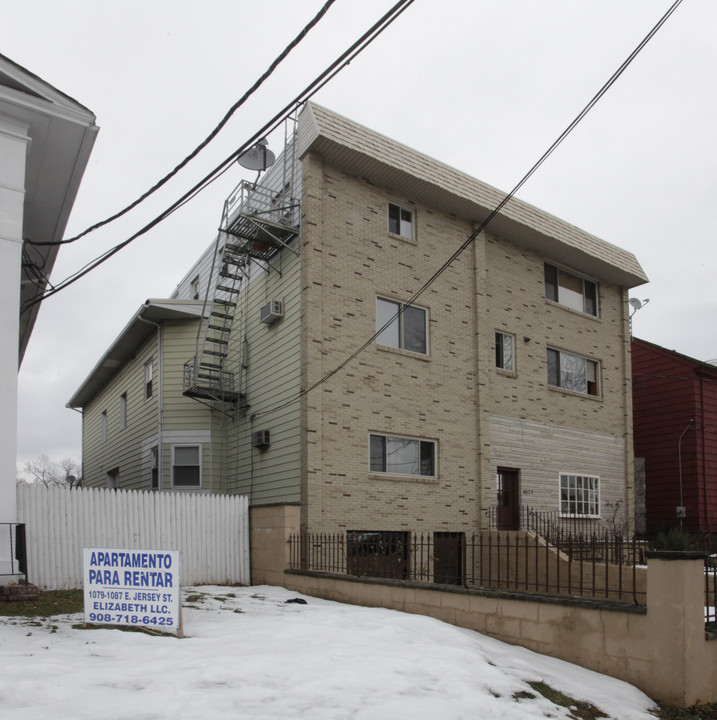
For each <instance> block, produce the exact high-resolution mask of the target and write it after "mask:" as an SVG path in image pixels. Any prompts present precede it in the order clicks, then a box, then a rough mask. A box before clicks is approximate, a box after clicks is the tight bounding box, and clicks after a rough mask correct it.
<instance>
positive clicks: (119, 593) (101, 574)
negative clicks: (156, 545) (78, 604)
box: [83, 548, 183, 637]
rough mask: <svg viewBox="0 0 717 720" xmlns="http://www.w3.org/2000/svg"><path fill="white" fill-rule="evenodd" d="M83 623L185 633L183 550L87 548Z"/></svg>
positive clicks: (84, 556)
mask: <svg viewBox="0 0 717 720" xmlns="http://www.w3.org/2000/svg"><path fill="white" fill-rule="evenodd" d="M83 568H84V594H85V623H87V624H91V625H132V626H136V627H144V628H147V629H152V630H164V631H167V630H174V631H176V633H177V635H178V637H182V636H183V635H182V612H181V607H182V604H181V596H180V587H181V586H180V573H179V570H180V562H179V550H129V549H115V548H84V549H83Z"/></svg>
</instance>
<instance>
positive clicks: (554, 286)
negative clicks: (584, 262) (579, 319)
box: [545, 263, 598, 317]
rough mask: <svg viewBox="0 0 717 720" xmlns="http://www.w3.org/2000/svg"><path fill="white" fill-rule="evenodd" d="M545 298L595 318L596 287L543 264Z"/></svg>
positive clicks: (589, 281) (582, 279)
mask: <svg viewBox="0 0 717 720" xmlns="http://www.w3.org/2000/svg"><path fill="white" fill-rule="evenodd" d="M545 297H546V298H547V299H548V300H553V301H555V302H557V303H560V304H561V305H565V306H566V307H569V308H572V309H573V310H578V311H580V312H583V313H587V314H588V315H595V316H596V317H597V314H598V308H597V285H596V284H595V283H594V282H592V280H586V279H585V278H582V277H579V276H578V275H572V274H571V273H569V272H566V271H565V270H561V269H560V268H557V267H555V265H549V264H548V263H545Z"/></svg>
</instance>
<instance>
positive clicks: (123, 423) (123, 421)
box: [119, 392, 127, 430]
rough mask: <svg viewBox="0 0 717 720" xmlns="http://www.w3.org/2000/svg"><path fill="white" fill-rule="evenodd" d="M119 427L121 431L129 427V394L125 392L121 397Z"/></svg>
mask: <svg viewBox="0 0 717 720" xmlns="http://www.w3.org/2000/svg"><path fill="white" fill-rule="evenodd" d="M119 426H120V430H124V429H125V428H126V427H127V393H126V392H124V393H122V394H121V395H120V406H119Z"/></svg>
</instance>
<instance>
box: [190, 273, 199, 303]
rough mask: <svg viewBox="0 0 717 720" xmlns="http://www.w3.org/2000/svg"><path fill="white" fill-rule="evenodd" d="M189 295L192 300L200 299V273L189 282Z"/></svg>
mask: <svg viewBox="0 0 717 720" xmlns="http://www.w3.org/2000/svg"><path fill="white" fill-rule="evenodd" d="M189 296H190V297H191V298H192V300H199V275H197V277H195V278H194V280H192V282H190V283H189Z"/></svg>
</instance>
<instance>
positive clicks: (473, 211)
mask: <svg viewBox="0 0 717 720" xmlns="http://www.w3.org/2000/svg"><path fill="white" fill-rule="evenodd" d="M309 152H311V153H315V154H316V155H318V156H320V157H321V158H322V159H323V160H324V162H326V163H328V164H330V165H333V166H335V167H338V168H341V170H343V171H345V172H347V173H349V174H351V175H355V176H357V177H364V178H367V179H368V180H369V181H371V182H372V183H375V184H377V185H382V186H384V187H390V188H392V189H394V190H396V191H398V192H401V193H403V194H405V195H407V196H409V197H412V198H415V199H416V200H418V201H419V202H422V203H424V204H426V205H429V206H431V207H440V208H441V210H443V211H445V212H447V213H453V214H455V215H456V216H458V217H462V218H464V219H467V220H469V221H471V222H473V223H474V224H475V225H476V226H477V225H478V224H480V222H482V221H483V220H485V219H486V218H487V217H488V216H489V215H490V213H491V212H492V211H493V210H494V209H495V208H496V207H497V206H498V204H499V203H500V202H501V201H502V200H503V199H504V197H505V195H506V193H504V192H502V191H500V190H497V189H496V188H493V187H491V186H490V185H487V184H486V183H483V182H481V181H479V180H476V179H475V178H472V177H470V176H469V175H467V174H465V173H462V172H460V171H458V170H455V169H454V168H451V167H449V166H448V165H445V164H444V163H440V162H439V161H437V160H434V159H433V158H431V157H428V156H426V155H422V154H420V153H417V152H416V151H415V150H412V149H411V148H408V147H406V146H404V145H401V144H400V143H397V142H395V141H393V140H391V139H389V138H386V137H384V136H382V135H379V134H378V133H375V132H373V131H371V130H368V129H366V128H363V127H362V126H360V125H357V124H356V123H353V122H352V121H350V120H348V119H346V118H343V117H342V116H340V115H336V114H334V113H332V112H331V111H329V110H326V109H325V108H321V107H320V106H317V105H315V104H312V103H310V104H308V105H307V107H306V109H305V110H304V112H303V113H302V116H301V118H300V124H299V156H300V157H303V156H304V155H306V154H307V153H309ZM488 231H489V232H492V233H494V234H496V235H501V236H504V237H506V238H509V239H510V240H511V241H513V242H515V243H516V244H518V245H520V246H522V247H525V248H527V249H531V250H534V251H536V252H538V253H540V254H541V255H544V256H546V257H548V258H551V259H553V260H554V261H555V262H557V263H559V264H564V265H567V266H569V267H572V268H574V269H575V270H579V271H581V272H584V273H586V274H588V275H591V276H594V277H596V278H598V279H600V280H603V281H607V282H610V283H613V284H615V285H618V286H621V287H626V288H631V287H636V286H638V285H642V284H644V283H646V282H647V281H648V279H647V276H646V275H645V273H644V271H643V269H642V267H641V266H640V264H639V263H638V262H637V259H636V258H635V256H634V255H633V254H632V253H629V252H627V251H626V250H623V249H622V248H618V247H616V246H614V245H611V244H610V243H607V242H605V241H604V240H601V239H600V238H597V237H595V236H593V235H590V234H589V233H586V232H584V231H582V230H580V229H579V228H577V227H575V226H573V225H570V224H569V223H566V222H564V221H562V220H560V219H558V218H556V217H554V216H552V215H550V214H548V213H545V212H543V211H542V210H539V209H538V208H535V207H533V206H532V205H529V204H528V203H525V202H523V201H522V200H518V199H517V198H512V199H511V201H510V202H509V203H508V204H507V205H506V206H505V207H504V208H503V210H502V211H501V213H500V214H499V215H498V216H497V217H496V218H494V219H493V221H492V222H491V224H490V226H489V228H488Z"/></svg>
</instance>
